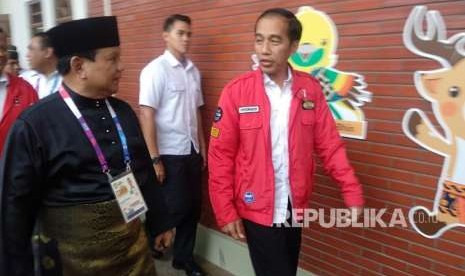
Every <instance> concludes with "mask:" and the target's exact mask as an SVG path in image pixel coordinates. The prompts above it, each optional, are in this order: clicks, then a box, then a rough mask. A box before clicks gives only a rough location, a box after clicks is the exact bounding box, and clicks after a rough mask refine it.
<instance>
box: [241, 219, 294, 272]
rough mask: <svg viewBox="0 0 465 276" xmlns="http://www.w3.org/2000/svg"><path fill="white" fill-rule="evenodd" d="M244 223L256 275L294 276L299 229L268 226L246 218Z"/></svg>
mask: <svg viewBox="0 0 465 276" xmlns="http://www.w3.org/2000/svg"><path fill="white" fill-rule="evenodd" d="M243 224H244V230H245V234H246V237H247V243H248V245H249V254H250V259H251V260H252V265H253V268H254V270H255V275H257V276H295V275H296V274H297V266H298V263H299V253H300V243H301V240H302V238H301V234H302V228H300V227H295V228H291V227H284V226H283V225H273V226H271V227H268V226H263V225H260V224H257V223H254V222H252V221H250V220H246V219H244V220H243ZM289 224H290V223H289ZM290 225H291V224H290Z"/></svg>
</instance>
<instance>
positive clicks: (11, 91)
mask: <svg viewBox="0 0 465 276" xmlns="http://www.w3.org/2000/svg"><path fill="white" fill-rule="evenodd" d="M7 78H8V81H9V83H8V87H7V89H6V93H7V94H6V99H5V106H4V107H3V116H2V119H1V120H0V154H1V153H2V150H3V146H4V144H5V140H6V137H7V135H8V131H9V130H10V128H11V126H12V125H13V123H14V122H15V120H16V118H18V116H19V114H21V112H22V111H23V110H24V109H26V108H28V107H29V106H31V105H32V104H34V103H35V102H37V101H38V100H39V98H38V97H37V92H36V91H35V90H34V88H32V86H31V85H30V84H29V83H28V82H27V81H25V80H23V79H21V78H18V77H15V76H12V75H7Z"/></svg>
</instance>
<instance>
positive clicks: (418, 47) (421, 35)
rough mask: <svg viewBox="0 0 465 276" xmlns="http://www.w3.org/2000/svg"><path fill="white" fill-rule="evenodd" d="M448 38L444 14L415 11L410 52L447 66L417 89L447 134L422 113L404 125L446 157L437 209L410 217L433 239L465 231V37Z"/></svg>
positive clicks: (408, 28)
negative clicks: (454, 229) (456, 230)
mask: <svg viewBox="0 0 465 276" xmlns="http://www.w3.org/2000/svg"><path fill="white" fill-rule="evenodd" d="M425 28H426V31H424V29H425ZM446 36H447V32H446V28H445V25H444V22H443V19H442V17H441V15H440V13H439V12H438V11H427V8H426V7H424V6H417V7H415V8H414V9H413V10H412V12H411V13H410V16H409V18H408V19H407V22H406V24H405V27H404V33H403V38H404V43H405V45H406V47H407V48H408V49H409V50H410V51H412V52H413V53H415V54H417V55H419V56H423V57H427V58H429V59H432V60H435V61H437V62H439V63H440V65H441V68H440V69H437V70H433V71H417V72H415V86H416V88H417V90H418V92H419V94H420V95H421V96H422V97H423V98H424V99H426V100H427V101H429V102H430V103H431V105H432V109H433V112H434V116H435V117H436V120H437V121H438V122H439V124H440V127H441V128H442V130H443V131H442V132H440V131H438V130H437V128H436V127H435V126H434V125H433V124H432V123H431V121H430V120H429V119H428V117H427V116H426V115H425V113H424V111H422V110H420V109H416V108H412V109H409V110H408V111H407V112H406V114H405V115H404V118H403V122H402V127H403V130H404V132H405V133H406V135H407V136H408V137H409V138H410V139H411V140H412V141H414V142H415V143H417V144H418V145H420V146H421V147H423V148H425V149H427V150H430V151H432V152H434V153H436V154H439V155H441V156H443V157H444V164H443V168H442V174H441V177H440V178H439V182H438V184H437V191H436V197H435V200H434V205H433V210H431V211H430V210H428V209H427V208H425V207H423V206H415V207H413V208H412V209H411V210H410V213H409V220H410V222H411V224H412V226H413V227H414V228H415V230H416V231H418V232H419V233H420V234H422V235H423V236H425V237H427V238H437V237H439V236H441V235H442V234H443V233H444V232H445V231H446V230H448V229H450V228H452V227H457V226H461V227H464V226H465V33H459V34H456V35H454V36H452V37H450V38H448V39H447V37H446Z"/></svg>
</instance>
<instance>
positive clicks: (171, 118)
mask: <svg viewBox="0 0 465 276" xmlns="http://www.w3.org/2000/svg"><path fill="white" fill-rule="evenodd" d="M184 64H185V66H183V64H182V63H181V62H179V61H178V60H177V59H176V58H175V57H174V55H173V54H171V53H170V52H169V51H168V50H166V51H165V53H164V54H163V55H161V56H159V57H158V58H156V59H154V60H153V61H152V62H150V63H149V64H148V65H147V66H145V68H144V69H143V70H142V73H141V75H140V93H139V105H143V106H149V107H152V108H153V109H155V121H154V123H155V127H156V130H157V142H158V150H159V152H160V154H169V155H188V154H190V153H191V144H193V145H194V148H195V150H196V151H197V152H199V138H198V126H197V110H198V108H199V107H200V106H202V105H203V97H202V91H201V88H200V73H199V71H198V70H197V68H196V67H195V65H194V64H193V63H192V61H191V60H189V59H186V62H185V63H184Z"/></svg>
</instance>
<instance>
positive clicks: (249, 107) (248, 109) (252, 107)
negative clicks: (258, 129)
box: [239, 105, 260, 114]
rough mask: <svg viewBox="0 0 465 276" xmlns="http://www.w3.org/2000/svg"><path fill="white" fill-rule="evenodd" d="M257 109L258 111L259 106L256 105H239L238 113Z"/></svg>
mask: <svg viewBox="0 0 465 276" xmlns="http://www.w3.org/2000/svg"><path fill="white" fill-rule="evenodd" d="M258 111H260V107H259V106H258V105H253V106H242V107H239V114H244V113H257V112H258Z"/></svg>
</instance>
